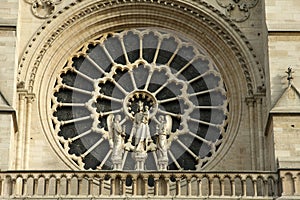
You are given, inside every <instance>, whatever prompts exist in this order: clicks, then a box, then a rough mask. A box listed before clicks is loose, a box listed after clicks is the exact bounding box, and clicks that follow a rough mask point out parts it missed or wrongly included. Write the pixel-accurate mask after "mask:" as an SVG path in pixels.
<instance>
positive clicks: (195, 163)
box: [51, 29, 228, 170]
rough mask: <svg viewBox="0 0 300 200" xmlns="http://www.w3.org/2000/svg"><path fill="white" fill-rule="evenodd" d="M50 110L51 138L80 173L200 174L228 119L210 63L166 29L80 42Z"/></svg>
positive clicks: (223, 95) (221, 87) (224, 99)
mask: <svg viewBox="0 0 300 200" xmlns="http://www.w3.org/2000/svg"><path fill="white" fill-rule="evenodd" d="M51 105H52V122H53V128H54V134H55V137H56V138H57V141H59V143H60V145H61V149H63V151H64V152H65V154H66V155H68V157H69V158H70V160H72V161H73V163H74V164H75V165H76V166H78V167H79V168H80V169H104V170H111V169H117V170H200V169H201V168H203V167H204V166H205V165H206V164H207V163H208V162H209V161H210V160H211V159H213V157H214V156H215V154H216V152H217V151H218V149H219V147H220V146H221V144H222V140H223V138H224V136H225V134H226V127H227V119H228V101H227V97H226V88H225V85H224V82H223V80H222V77H221V75H220V73H219V71H218V68H217V66H216V65H215V64H214V62H213V60H212V59H211V58H210V57H209V56H208V54H207V53H206V51H205V50H203V49H202V48H201V47H199V46H197V45H196V44H195V43H193V42H192V41H190V40H189V39H187V38H183V37H182V36H180V35H179V34H177V33H175V32H172V31H169V30H164V29H163V30H155V29H133V30H125V31H121V32H114V33H107V34H103V35H101V36H100V37H98V38H95V39H94V40H92V41H89V42H87V43H86V44H84V45H83V46H82V47H81V48H80V49H79V50H78V51H77V52H76V53H75V54H73V56H72V57H71V59H69V60H68V62H67V63H66V65H65V66H64V67H63V69H62V70H61V72H60V74H59V75H58V76H57V81H56V83H55V86H54V93H53V96H52V104H51Z"/></svg>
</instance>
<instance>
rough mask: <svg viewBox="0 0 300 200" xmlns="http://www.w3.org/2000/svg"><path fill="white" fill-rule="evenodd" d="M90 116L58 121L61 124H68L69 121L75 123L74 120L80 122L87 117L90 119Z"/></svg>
mask: <svg viewBox="0 0 300 200" xmlns="http://www.w3.org/2000/svg"><path fill="white" fill-rule="evenodd" d="M90 118H91V116H90V115H89V116H85V117H79V118H74V119H70V120H67V121H61V122H60V123H61V124H62V125H65V124H70V123H75V122H80V121H84V120H87V119H90Z"/></svg>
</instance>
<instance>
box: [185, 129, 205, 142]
mask: <svg viewBox="0 0 300 200" xmlns="http://www.w3.org/2000/svg"><path fill="white" fill-rule="evenodd" d="M188 134H190V135H191V136H193V137H194V138H197V139H198V140H200V141H202V142H204V143H205V144H210V143H211V142H210V141H208V140H206V139H204V138H202V137H200V136H199V135H197V134H195V133H193V132H191V131H189V132H188Z"/></svg>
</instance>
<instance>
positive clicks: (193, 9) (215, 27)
mask: <svg viewBox="0 0 300 200" xmlns="http://www.w3.org/2000/svg"><path fill="white" fill-rule="evenodd" d="M29 2H31V1H29ZM80 2H81V0H77V1H75V2H72V3H70V4H69V5H68V6H66V7H64V8H63V9H62V10H60V11H58V12H57V13H55V14H53V15H52V16H51V17H50V18H49V19H48V20H47V21H46V22H45V23H44V25H42V26H41V28H40V29H39V30H37V32H36V34H35V35H34V36H33V37H32V39H31V41H30V42H29V44H28V46H27V48H26V50H25V51H24V54H23V57H22V58H21V61H20V65H19V70H18V78H17V80H18V82H21V81H23V80H21V79H22V78H21V74H22V69H23V66H24V63H25V61H26V59H27V57H28V54H29V52H30V51H31V47H32V46H33V45H34V44H35V43H36V41H37V40H38V38H39V36H40V35H41V34H42V32H43V30H45V29H46V28H47V27H48V26H49V24H51V23H53V21H54V20H55V19H56V18H58V17H59V15H61V14H63V13H64V12H66V11H67V10H69V9H70V8H71V7H74V6H75V5H77V4H79V3H80ZM121 4H123V5H128V6H129V5H136V4H142V5H145V4H151V5H154V4H155V5H160V6H163V7H170V8H172V9H176V10H179V11H183V12H186V13H189V14H190V15H191V16H193V17H196V18H197V19H198V20H201V21H202V22H203V23H205V24H206V25H208V26H209V27H210V28H211V29H212V31H214V32H216V33H217V34H218V35H219V36H220V37H222V38H223V40H224V41H226V43H227V44H228V45H229V46H230V47H231V49H232V51H233V52H234V54H235V55H236V57H237V59H238V61H239V62H240V66H241V67H242V68H243V70H244V76H245V80H246V81H247V87H248V95H253V93H255V92H256V91H254V89H255V86H254V85H253V80H252V78H251V75H250V74H251V73H250V71H251V70H249V68H250V66H249V65H248V63H249V62H247V61H246V59H245V57H246V56H245V55H244V54H243V53H242V52H243V50H241V48H240V46H239V45H238V44H237V42H236V41H235V40H234V39H233V37H232V36H231V34H230V33H229V32H228V30H226V28H224V27H222V26H221V25H220V24H218V23H216V21H215V19H213V17H212V16H209V15H208V14H207V13H204V12H203V13H202V12H201V13H200V12H199V6H200V7H201V6H203V7H205V8H206V9H208V10H210V11H212V12H213V13H214V14H216V15H217V17H221V18H222V19H223V20H225V21H226V22H227V24H228V25H229V27H230V28H232V29H233V30H234V31H235V32H236V34H237V35H238V36H239V37H240V39H241V40H242V41H243V42H244V45H246V47H247V48H248V50H249V52H250V53H251V54H252V58H253V59H255V58H256V55H255V53H254V51H253V47H252V45H251V44H250V42H249V41H248V39H247V38H246V36H245V35H244V34H243V33H242V31H241V30H240V29H239V28H238V27H237V26H236V25H235V24H234V23H233V22H232V21H231V20H230V19H229V18H228V17H227V16H225V15H224V14H222V13H221V12H220V11H219V10H217V9H216V8H214V7H213V6H211V5H209V4H208V3H206V2H203V1H192V2H191V3H188V2H184V3H183V2H174V1H153V0H151V1H150V0H149V1H148V0H145V1H143V2H141V1H139V0H133V1H130V2H126V1H104V2H101V3H96V4H93V5H91V6H88V7H87V8H85V9H84V10H82V11H80V12H78V13H77V14H74V15H73V16H71V17H70V18H69V19H68V20H66V21H65V22H64V24H62V25H60V26H59V27H58V28H57V29H56V30H54V31H53V32H52V34H51V35H50V36H49V37H48V38H47V39H45V41H44V45H43V47H42V49H41V50H40V51H39V52H38V54H37V56H36V57H35V62H34V66H33V67H32V70H31V72H29V73H30V80H29V81H28V82H27V84H28V89H29V90H30V91H32V90H33V85H34V82H35V76H36V72H37V70H38V68H39V63H40V62H41V60H42V59H43V57H44V55H45V53H46V52H47V50H48V49H49V48H50V47H51V44H52V43H53V42H54V41H55V39H56V38H57V37H58V36H59V35H61V34H62V32H64V30H65V29H67V28H68V27H70V26H71V25H73V24H74V23H75V22H77V21H78V20H80V19H81V18H83V17H85V16H87V15H91V14H93V13H94V12H96V11H99V10H102V9H104V8H107V7H116V6H119V5H121ZM255 62H256V66H257V67H258V71H259V78H260V83H258V84H259V85H257V86H256V88H257V89H258V90H261V91H263V90H264V88H265V74H264V70H263V68H262V66H261V64H260V63H259V61H257V60H256V61H255Z"/></svg>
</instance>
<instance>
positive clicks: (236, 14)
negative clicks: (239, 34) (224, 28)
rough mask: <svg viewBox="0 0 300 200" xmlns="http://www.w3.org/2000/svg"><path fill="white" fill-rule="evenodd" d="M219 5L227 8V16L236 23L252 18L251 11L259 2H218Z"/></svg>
mask: <svg viewBox="0 0 300 200" xmlns="http://www.w3.org/2000/svg"><path fill="white" fill-rule="evenodd" d="M217 2H218V4H219V5H220V6H221V7H223V8H226V15H227V16H228V17H229V18H230V19H232V20H233V21H236V22H243V21H245V20H247V19H248V18H249V16H250V9H251V8H253V7H255V6H256V4H257V2H258V0H217Z"/></svg>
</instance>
